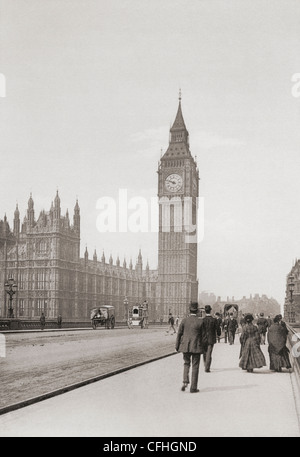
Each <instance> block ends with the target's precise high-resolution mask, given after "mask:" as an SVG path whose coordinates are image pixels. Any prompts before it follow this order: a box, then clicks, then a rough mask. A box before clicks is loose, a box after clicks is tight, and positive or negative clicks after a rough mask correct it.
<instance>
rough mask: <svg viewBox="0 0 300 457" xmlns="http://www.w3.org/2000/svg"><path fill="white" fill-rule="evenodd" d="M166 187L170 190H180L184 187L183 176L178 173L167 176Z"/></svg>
mask: <svg viewBox="0 0 300 457" xmlns="http://www.w3.org/2000/svg"><path fill="white" fill-rule="evenodd" d="M165 187H166V189H167V190H169V191H170V192H178V191H179V190H180V189H181V188H182V177H181V176H180V175H178V174H176V173H173V174H171V175H169V176H167V178H166V180H165Z"/></svg>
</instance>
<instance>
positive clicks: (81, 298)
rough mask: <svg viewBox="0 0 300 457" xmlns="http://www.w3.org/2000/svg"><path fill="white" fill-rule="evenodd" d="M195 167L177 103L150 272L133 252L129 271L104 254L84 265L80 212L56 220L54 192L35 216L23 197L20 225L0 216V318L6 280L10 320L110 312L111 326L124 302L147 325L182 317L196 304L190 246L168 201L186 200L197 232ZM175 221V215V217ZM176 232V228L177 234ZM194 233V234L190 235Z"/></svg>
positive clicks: (162, 168)
mask: <svg viewBox="0 0 300 457" xmlns="http://www.w3.org/2000/svg"><path fill="white" fill-rule="evenodd" d="M198 183H199V175H198V168H197V164H196V162H195V160H194V158H193V157H192V155H191V152H190V149H189V134H188V131H187V129H186V126H185V123H184V119H183V116H182V110H181V97H180V98H179V106H178V111H177V114H176V118H175V121H174V124H173V126H172V127H171V129H170V139H169V146H168V148H167V150H166V152H165V154H164V155H163V156H162V157H161V160H160V163H159V169H158V197H159V202H167V207H168V208H169V217H170V226H169V229H168V230H165V228H164V222H163V212H164V208H163V204H161V203H160V208H159V210H160V212H159V233H158V268H157V270H150V268H149V265H148V263H147V265H146V267H145V268H143V259H142V254H141V251H140V252H139V254H138V258H137V263H136V265H135V266H133V265H132V262H131V261H130V263H129V265H127V263H126V261H125V260H124V262H123V263H122V264H121V262H120V259H119V258H117V259H116V261H115V263H114V262H113V259H112V257H111V256H110V258H109V259H108V260H106V259H105V256H104V254H103V255H102V257H101V258H100V259H98V258H97V253H96V251H95V252H94V254H93V258H92V259H91V258H89V254H88V250H87V249H86V251H85V253H84V257H83V258H81V257H80V208H79V205H78V201H77V202H76V204H75V207H74V213H73V215H72V220H70V215H69V213H68V211H67V213H66V215H62V214H61V205H60V197H59V195H58V192H57V194H56V197H55V199H54V201H53V202H52V205H51V208H50V211H49V212H45V211H42V212H41V213H40V214H39V217H38V218H36V217H35V210H34V201H33V198H32V196H31V195H30V198H29V201H28V208H27V214H26V216H25V217H24V219H23V221H22V223H21V219H20V212H19V209H18V207H17V208H16V210H15V213H14V220H13V227H12V228H11V227H10V225H9V223H8V221H7V218H6V216H5V217H4V220H0V316H1V317H2V318H3V317H7V316H8V308H9V297H8V294H7V293H6V291H5V283H6V282H7V280H8V279H9V278H13V279H14V281H15V283H16V284H17V292H16V294H15V296H14V298H13V308H14V315H15V317H18V318H23V319H34V318H39V317H40V315H41V313H42V312H44V313H45V315H46V317H47V318H49V319H54V318H56V317H57V316H58V315H59V314H60V315H62V318H63V319H64V320H68V319H69V320H73V319H74V320H75V319H78V320H86V319H89V316H90V310H91V309H92V308H93V307H96V306H101V305H104V304H106V305H114V306H115V309H116V319H117V321H118V320H119V321H121V320H124V319H126V315H127V309H125V305H124V300H125V297H126V298H127V300H128V303H129V306H132V305H135V304H137V303H139V304H141V303H143V301H144V300H147V301H148V307H149V319H150V320H159V319H160V318H161V317H163V318H164V320H166V319H167V316H168V314H169V312H170V311H171V312H172V313H173V314H174V315H179V316H183V315H185V314H186V313H187V309H188V305H189V303H190V301H196V300H197V297H198V281H197V242H196V241H195V240H193V241H192V242H187V241H186V226H185V225H184V217H180V221H179V222H178V217H177V218H176V217H175V213H174V205H173V204H171V203H170V202H171V200H175V201H176V202H177V203H176V204H177V206H178V204H179V205H180V206H181V209H182V208H183V206H184V200H185V199H186V198H190V201H191V202H192V205H191V208H192V210H191V213H192V215H191V218H192V221H193V226H194V227H196V225H197V197H198V194H199V189H198ZM179 214H183V213H182V212H180V213H179ZM178 225H179V227H178ZM195 233H196V228H195Z"/></svg>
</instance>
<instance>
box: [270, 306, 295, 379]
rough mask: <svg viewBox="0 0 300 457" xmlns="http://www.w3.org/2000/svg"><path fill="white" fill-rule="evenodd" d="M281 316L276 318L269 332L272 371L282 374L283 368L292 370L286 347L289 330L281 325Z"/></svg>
mask: <svg viewBox="0 0 300 457" xmlns="http://www.w3.org/2000/svg"><path fill="white" fill-rule="evenodd" d="M280 321H281V315H277V316H275V318H274V322H273V324H272V325H271V327H270V328H269V331H268V343H269V348H268V351H269V356H270V370H273V371H277V372H280V371H282V370H281V369H282V368H292V366H291V363H290V358H289V350H288V348H287V347H286V340H287V329H286V326H285V325H282V324H281V323H280Z"/></svg>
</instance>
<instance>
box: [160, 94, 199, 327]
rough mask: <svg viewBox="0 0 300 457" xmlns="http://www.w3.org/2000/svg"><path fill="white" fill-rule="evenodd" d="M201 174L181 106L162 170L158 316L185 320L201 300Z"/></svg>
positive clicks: (163, 157) (161, 165) (161, 161)
mask: <svg viewBox="0 0 300 457" xmlns="http://www.w3.org/2000/svg"><path fill="white" fill-rule="evenodd" d="M198 182H199V172H198V168H197V164H196V162H195V160H194V158H193V157H192V154H191V151H190V148H189V133H188V131H187V129H186V126H185V123H184V119H183V116H182V110H181V94H180V95H179V106H178V111H177V114H176V118H175V121H174V124H173V126H172V127H171V129H170V139H169V147H168V149H167V150H166V152H165V154H164V155H163V156H162V158H161V160H160V163H159V169H158V197H159V235H158V281H157V287H158V290H157V313H158V314H159V315H160V316H164V317H165V319H166V318H167V316H168V314H169V312H172V314H173V315H176V316H177V315H179V316H184V315H185V314H186V313H187V312H188V307H189V303H190V302H191V301H197V300H198V281H197V197H198V195H199V185H198Z"/></svg>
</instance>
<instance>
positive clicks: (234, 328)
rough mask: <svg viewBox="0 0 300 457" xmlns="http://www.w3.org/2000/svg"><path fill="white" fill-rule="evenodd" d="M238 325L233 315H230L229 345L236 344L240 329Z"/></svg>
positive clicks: (228, 327)
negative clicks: (237, 333)
mask: <svg viewBox="0 0 300 457" xmlns="http://www.w3.org/2000/svg"><path fill="white" fill-rule="evenodd" d="M238 326H239V325H238V323H237V320H236V319H235V318H234V317H233V313H230V315H229V320H228V326H227V329H228V340H229V344H230V345H232V344H234V339H235V332H236V331H237V329H238Z"/></svg>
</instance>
